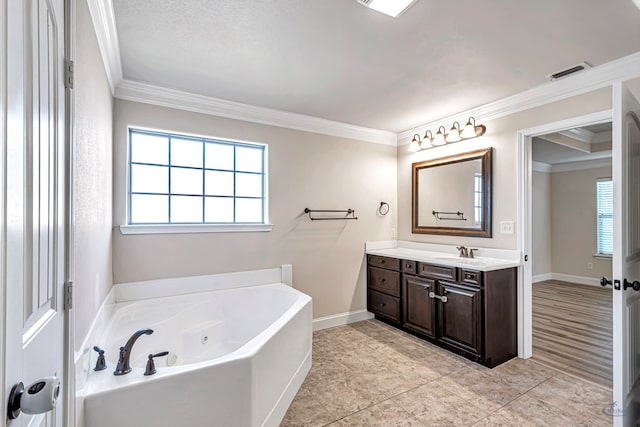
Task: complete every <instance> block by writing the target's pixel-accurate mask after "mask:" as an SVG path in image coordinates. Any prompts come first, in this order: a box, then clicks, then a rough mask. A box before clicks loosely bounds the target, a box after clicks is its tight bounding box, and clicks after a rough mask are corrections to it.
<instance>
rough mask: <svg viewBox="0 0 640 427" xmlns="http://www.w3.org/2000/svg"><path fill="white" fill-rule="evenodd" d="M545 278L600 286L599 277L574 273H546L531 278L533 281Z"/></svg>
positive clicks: (540, 280)
mask: <svg viewBox="0 0 640 427" xmlns="http://www.w3.org/2000/svg"><path fill="white" fill-rule="evenodd" d="M544 280H560V281H563V282H571V283H578V284H580V285H589V286H600V279H598V278H595V277H584V276H574V275H572V274H562V273H545V274H538V275H536V276H533V277H532V278H531V282H532V283H537V282H542V281H544Z"/></svg>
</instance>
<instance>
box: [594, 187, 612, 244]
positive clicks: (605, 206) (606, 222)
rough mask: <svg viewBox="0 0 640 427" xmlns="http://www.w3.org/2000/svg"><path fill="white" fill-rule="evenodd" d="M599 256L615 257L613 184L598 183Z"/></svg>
mask: <svg viewBox="0 0 640 427" xmlns="http://www.w3.org/2000/svg"><path fill="white" fill-rule="evenodd" d="M597 204H598V208H597V212H598V254H602V255H613V182H612V181H611V178H602V179H599V180H598V181H597Z"/></svg>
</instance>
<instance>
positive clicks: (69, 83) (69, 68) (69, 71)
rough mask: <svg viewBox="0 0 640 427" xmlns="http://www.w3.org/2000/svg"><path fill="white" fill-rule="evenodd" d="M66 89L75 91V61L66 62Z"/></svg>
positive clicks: (66, 60)
mask: <svg viewBox="0 0 640 427" xmlns="http://www.w3.org/2000/svg"><path fill="white" fill-rule="evenodd" d="M64 87H65V88H67V89H73V61H69V60H68V59H65V60H64Z"/></svg>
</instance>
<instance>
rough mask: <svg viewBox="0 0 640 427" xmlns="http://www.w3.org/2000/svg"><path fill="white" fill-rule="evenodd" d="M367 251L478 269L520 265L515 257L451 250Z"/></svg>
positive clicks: (388, 249) (392, 256)
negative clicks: (461, 253) (462, 254)
mask: <svg viewBox="0 0 640 427" xmlns="http://www.w3.org/2000/svg"><path fill="white" fill-rule="evenodd" d="M365 253H367V254H369V255H378V256H385V257H390V258H399V259H405V260H410V261H420V262H428V263H429V264H435V265H444V266H447V267H460V268H468V269H471V270H477V271H493V270H502V269H503V268H511V267H518V266H520V261H519V260H513V259H501V258H490V257H484V256H476V257H475V258H461V257H459V256H457V255H454V254H451V253H449V252H436V251H431V250H422V249H411V248H402V247H395V248H386V249H382V248H381V249H367V250H366V251H365Z"/></svg>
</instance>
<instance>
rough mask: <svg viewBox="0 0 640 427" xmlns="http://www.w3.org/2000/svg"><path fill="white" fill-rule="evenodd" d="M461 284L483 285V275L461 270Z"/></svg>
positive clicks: (477, 272) (473, 271)
mask: <svg viewBox="0 0 640 427" xmlns="http://www.w3.org/2000/svg"><path fill="white" fill-rule="evenodd" d="M460 282H462V283H467V284H469V285H476V286H480V285H482V273H481V272H479V271H475V270H465V269H464V268H461V269H460Z"/></svg>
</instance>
